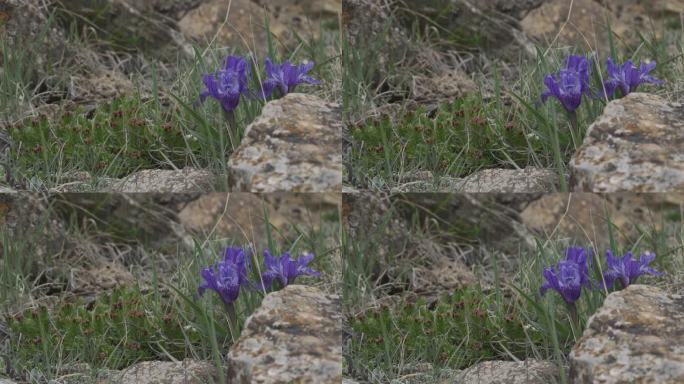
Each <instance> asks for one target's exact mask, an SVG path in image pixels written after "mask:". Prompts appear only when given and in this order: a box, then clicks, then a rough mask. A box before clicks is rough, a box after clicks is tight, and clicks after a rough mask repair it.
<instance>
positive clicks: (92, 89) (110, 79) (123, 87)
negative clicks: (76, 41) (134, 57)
mask: <svg viewBox="0 0 684 384" xmlns="http://www.w3.org/2000/svg"><path fill="white" fill-rule="evenodd" d="M92 54H93V52H91V51H88V50H81V51H80V53H79V54H78V55H79V56H83V55H92ZM88 62H89V63H90V64H89V66H87V67H86V68H88V70H86V71H83V72H82V73H73V74H70V75H69V80H70V82H69V87H68V90H67V97H68V98H69V100H73V101H76V102H84V103H89V104H92V103H93V101H94V100H111V99H115V98H119V97H122V96H125V95H130V94H133V92H134V91H135V86H134V85H133V82H132V81H131V80H130V79H129V78H128V77H126V75H124V74H123V73H122V72H120V71H118V70H112V69H109V68H107V67H105V66H104V65H102V64H100V63H99V62H98V61H97V60H95V59H91V60H88Z"/></svg>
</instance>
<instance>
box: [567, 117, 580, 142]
mask: <svg viewBox="0 0 684 384" xmlns="http://www.w3.org/2000/svg"><path fill="white" fill-rule="evenodd" d="M568 120H570V136H571V137H572V145H573V146H574V147H575V150H576V149H577V147H578V145H577V141H575V138H579V123H578V122H577V113H576V112H575V111H572V112H568Z"/></svg>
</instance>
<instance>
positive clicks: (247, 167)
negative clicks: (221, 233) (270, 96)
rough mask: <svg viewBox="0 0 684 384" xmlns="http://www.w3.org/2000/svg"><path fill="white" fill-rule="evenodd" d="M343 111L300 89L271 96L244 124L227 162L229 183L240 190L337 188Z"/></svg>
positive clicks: (316, 189)
mask: <svg viewBox="0 0 684 384" xmlns="http://www.w3.org/2000/svg"><path fill="white" fill-rule="evenodd" d="M342 128H343V125H342V112H341V108H340V106H339V105H338V104H331V103H327V102H326V101H324V100H322V99H321V98H319V97H317V96H313V95H306V94H301V93H291V94H288V95H286V96H285V97H283V98H282V99H279V100H275V101H271V102H269V103H268V104H266V106H265V107H264V109H263V111H262V113H261V115H260V116H259V117H257V118H256V120H255V121H254V122H253V123H252V124H250V125H249V126H248V127H247V129H246V130H245V137H244V138H243V140H242V142H241V143H240V146H239V147H238V148H237V149H236V151H235V152H234V153H233V154H232V156H231V158H230V160H229V162H228V168H229V169H228V177H229V184H230V186H231V189H232V190H233V191H243V192H275V191H292V192H339V191H340V190H341V189H342Z"/></svg>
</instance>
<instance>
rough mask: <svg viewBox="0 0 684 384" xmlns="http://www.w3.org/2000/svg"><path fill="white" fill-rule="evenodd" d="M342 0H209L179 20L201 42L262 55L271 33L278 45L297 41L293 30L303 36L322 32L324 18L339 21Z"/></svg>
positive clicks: (182, 26) (183, 27) (189, 34)
mask: <svg viewBox="0 0 684 384" xmlns="http://www.w3.org/2000/svg"><path fill="white" fill-rule="evenodd" d="M341 8H342V7H341V4H340V0H304V1H295V0H290V1H284V0H281V1H278V2H277V3H276V2H272V1H263V0H232V1H225V0H209V1H204V2H203V3H202V4H200V5H199V6H198V7H196V8H195V9H192V10H190V11H189V12H188V13H187V14H186V15H185V16H184V17H183V18H182V19H181V20H180V21H179V23H178V25H179V27H180V30H181V32H183V34H185V35H186V36H188V37H189V38H192V39H194V40H196V41H198V42H200V43H206V42H209V41H212V40H213V39H214V38H215V41H216V42H217V43H218V44H219V45H220V46H228V47H236V48H239V49H240V50H242V51H245V50H250V51H253V52H257V53H258V54H259V55H260V56H261V55H263V54H264V53H266V51H267V49H268V47H267V44H266V41H267V28H266V25H265V23H264V20H265V18H266V17H268V21H269V24H268V32H270V33H272V34H273V35H274V36H275V39H274V40H275V42H276V44H279V43H285V44H288V43H291V42H295V40H294V39H293V38H294V34H293V33H292V32H293V31H297V32H298V33H299V34H300V35H302V36H309V35H311V34H313V35H314V36H317V35H319V34H320V30H319V26H320V21H321V20H322V19H324V18H326V17H327V18H328V19H332V20H335V19H336V18H337V17H338V14H339V13H340V12H341Z"/></svg>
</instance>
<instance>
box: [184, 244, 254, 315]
mask: <svg viewBox="0 0 684 384" xmlns="http://www.w3.org/2000/svg"><path fill="white" fill-rule="evenodd" d="M248 270H251V264H250V261H249V255H248V254H246V253H245V251H244V250H243V249H242V248H233V247H230V248H226V249H225V250H224V252H223V258H222V259H221V260H219V261H218V262H217V263H216V264H214V266H212V267H208V268H204V269H202V278H203V279H204V282H202V284H200V286H199V288H198V289H197V291H198V293H199V295H200V296H202V295H203V294H204V291H206V290H207V289H211V290H213V291H215V292H216V293H218V295H219V296H220V297H221V300H223V303H224V304H226V305H229V304H232V303H233V302H234V301H235V300H237V298H238V295H239V294H240V286H242V285H249V280H248V276H247V273H248Z"/></svg>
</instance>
